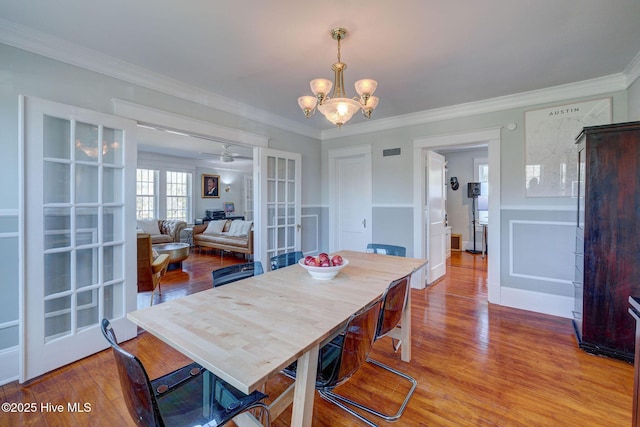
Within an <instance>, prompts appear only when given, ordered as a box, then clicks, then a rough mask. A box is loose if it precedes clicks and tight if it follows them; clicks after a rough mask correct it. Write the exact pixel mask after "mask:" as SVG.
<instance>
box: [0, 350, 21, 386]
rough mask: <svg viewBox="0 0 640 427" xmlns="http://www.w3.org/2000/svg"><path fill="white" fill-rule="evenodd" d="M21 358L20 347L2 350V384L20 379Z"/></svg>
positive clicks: (0, 362)
mask: <svg viewBox="0 0 640 427" xmlns="http://www.w3.org/2000/svg"><path fill="white" fill-rule="evenodd" d="M19 359H20V351H19V348H18V347H12V348H9V349H6V350H2V351H0V386H1V385H5V384H7V383H10V382H11V381H15V380H17V379H18V376H19V372H18V371H19V368H18V367H19V366H20V364H19Z"/></svg>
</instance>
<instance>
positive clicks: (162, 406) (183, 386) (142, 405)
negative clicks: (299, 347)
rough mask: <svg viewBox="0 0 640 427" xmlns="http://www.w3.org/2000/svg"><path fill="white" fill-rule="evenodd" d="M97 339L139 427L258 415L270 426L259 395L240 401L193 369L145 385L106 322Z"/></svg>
mask: <svg viewBox="0 0 640 427" xmlns="http://www.w3.org/2000/svg"><path fill="white" fill-rule="evenodd" d="M102 334H103V335H104V337H105V338H106V339H107V341H108V342H109V344H111V348H112V349H113V355H114V357H115V359H116V365H117V368H118V377H119V378H120V387H121V388H122V392H123V394H124V400H125V404H126V405H127V409H128V410H129V415H130V416H131V418H133V421H134V422H135V423H137V424H140V425H144V426H158V427H160V426H171V427H173V426H175V427H178V426H194V425H205V424H206V425H216V426H221V425H224V424H226V423H227V422H228V421H230V420H231V419H233V418H234V417H236V416H237V415H239V414H241V413H243V412H246V411H249V410H252V409H260V412H261V414H262V416H263V417H264V419H265V420H266V425H267V426H269V425H270V420H269V409H268V408H267V405H265V404H264V403H263V402H262V400H263V399H265V398H266V397H267V396H266V395H265V394H263V393H261V392H259V391H254V392H253V393H251V394H249V395H246V394H244V393H242V392H241V391H239V390H237V389H235V388H234V387H232V386H231V385H229V384H227V383H226V382H225V381H223V380H221V379H220V378H218V377H217V376H215V375H214V374H212V373H211V372H209V371H207V370H206V369H204V368H203V367H202V366H200V365H198V364H197V363H191V364H190V365H187V366H185V367H183V368H180V369H178V370H176V371H173V372H171V373H169V374H167V375H163V376H162V377H160V378H157V379H155V380H152V381H151V380H149V377H148V375H147V372H146V370H145V369H144V366H143V365H142V362H140V360H139V359H138V358H137V357H136V356H134V355H132V354H131V353H129V352H127V351H125V350H123V349H122V348H121V347H120V346H119V345H118V343H117V340H116V335H115V332H114V331H113V328H112V327H111V324H110V323H109V321H108V320H107V319H102Z"/></svg>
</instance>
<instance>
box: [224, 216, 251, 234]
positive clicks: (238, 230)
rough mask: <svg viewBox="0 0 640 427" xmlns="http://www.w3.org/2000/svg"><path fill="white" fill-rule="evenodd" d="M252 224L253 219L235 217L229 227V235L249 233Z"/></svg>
mask: <svg viewBox="0 0 640 427" xmlns="http://www.w3.org/2000/svg"><path fill="white" fill-rule="evenodd" d="M252 225H253V221H242V220H239V219H235V220H233V222H232V223H231V227H229V236H246V235H248V234H249V230H251V226H252Z"/></svg>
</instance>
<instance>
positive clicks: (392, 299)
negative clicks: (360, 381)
mask: <svg viewBox="0 0 640 427" xmlns="http://www.w3.org/2000/svg"><path fill="white" fill-rule="evenodd" d="M410 279H411V274H409V275H407V276H405V277H403V278H401V279H397V280H394V281H393V282H391V284H390V285H389V287H388V288H387V290H386V291H385V293H384V295H383V296H382V308H381V309H380V315H379V317H378V323H377V327H376V334H375V339H374V341H377V340H379V339H380V338H383V337H385V336H387V335H390V334H391V333H392V331H394V329H396V327H398V326H399V324H400V320H401V319H402V312H403V311H404V309H405V307H406V305H407V299H408V298H407V296H408V293H409V285H410ZM394 348H395V346H394ZM395 350H396V351H397V348H395ZM367 362H369V363H371V364H373V365H376V366H379V367H380V368H382V369H386V370H387V371H389V372H391V373H393V374H396V375H398V376H400V377H402V378H404V379H406V380H407V381H408V382H409V383H410V384H411V388H410V390H409V391H408V392H407V394H406V395H405V398H404V400H403V402H402V404H401V405H400V409H398V411H397V412H396V413H395V414H385V413H383V412H380V411H378V410H376V409H373V408H371V407H368V406H365V405H363V404H361V403H358V402H356V401H354V400H352V399H350V398H348V397H345V396H343V395H338V394H335V393H334V397H335V398H336V399H338V400H340V401H342V402H344V403H348V404H349V405H352V406H355V407H356V408H359V409H362V410H364V411H367V412H369V413H370V414H373V415H376V416H378V417H380V418H382V419H385V420H387V421H396V420H398V419H399V418H400V417H401V416H402V413H403V412H404V410H405V408H406V407H407V404H408V403H409V399H411V396H412V395H413V392H414V391H415V389H416V387H417V386H418V382H417V381H416V380H415V379H414V378H413V377H411V376H409V375H407V374H405V373H404V372H401V371H398V370H397V369H394V368H391V367H390V366H387V365H385V364H383V363H381V362H378V361H377V360H374V359H371V358H367Z"/></svg>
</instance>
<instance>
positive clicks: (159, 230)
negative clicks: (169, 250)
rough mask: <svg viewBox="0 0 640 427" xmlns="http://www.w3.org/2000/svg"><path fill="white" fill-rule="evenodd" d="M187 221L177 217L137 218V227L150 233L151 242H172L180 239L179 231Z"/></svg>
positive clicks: (155, 243) (185, 225)
mask: <svg viewBox="0 0 640 427" xmlns="http://www.w3.org/2000/svg"><path fill="white" fill-rule="evenodd" d="M186 227H187V223H186V222H184V221H181V220H179V219H146V220H138V229H140V230H142V232H144V233H148V234H150V235H151V243H153V244H154V245H157V244H159V243H174V242H179V241H180V233H181V232H182V230H184V229H185V228H186Z"/></svg>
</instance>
